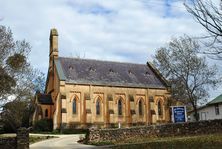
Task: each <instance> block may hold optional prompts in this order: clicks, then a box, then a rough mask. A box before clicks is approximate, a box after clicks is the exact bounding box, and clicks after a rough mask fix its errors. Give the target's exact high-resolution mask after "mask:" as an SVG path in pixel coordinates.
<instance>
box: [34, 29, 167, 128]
mask: <svg viewBox="0 0 222 149" xmlns="http://www.w3.org/2000/svg"><path fill="white" fill-rule="evenodd" d="M49 40H50V50H49V68H48V75H47V80H46V87H45V92H44V93H36V96H35V112H34V115H33V121H34V122H36V121H38V120H40V119H52V120H53V128H54V129H61V128H64V129H65V128H90V127H98V128H107V127H117V126H118V125H119V124H120V125H121V127H130V126H136V125H150V124H156V123H167V122H169V121H170V113H169V102H168V100H169V97H170V86H169V85H168V83H167V81H166V80H165V79H164V78H163V77H162V76H161V74H160V73H159V72H158V70H157V69H156V68H154V66H153V65H152V64H151V63H147V64H134V63H124V62H113V61H101V60H93V59H81V58H72V57H60V56H59V49H58V32H57V30H56V29H51V32H50V38H49Z"/></svg>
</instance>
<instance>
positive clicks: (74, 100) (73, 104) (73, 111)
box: [72, 97, 77, 114]
mask: <svg viewBox="0 0 222 149" xmlns="http://www.w3.org/2000/svg"><path fill="white" fill-rule="evenodd" d="M76 113H77V108H76V97H75V98H74V99H73V101H72V114H76Z"/></svg>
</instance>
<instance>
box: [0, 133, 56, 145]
mask: <svg viewBox="0 0 222 149" xmlns="http://www.w3.org/2000/svg"><path fill="white" fill-rule="evenodd" d="M9 137H16V135H15V134H1V135H0V138H9ZM52 138H57V137H55V136H37V135H29V144H33V143H36V142H39V141H43V140H47V139H52Z"/></svg>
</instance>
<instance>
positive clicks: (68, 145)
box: [30, 134, 96, 149]
mask: <svg viewBox="0 0 222 149" xmlns="http://www.w3.org/2000/svg"><path fill="white" fill-rule="evenodd" d="M30 135H42V134H30ZM46 136H56V137H59V138H53V139H49V140H44V141H41V142H37V143H34V144H31V145H30V149H91V148H96V147H95V146H92V145H84V144H80V143H77V141H78V140H79V136H80V135H78V134H76V135H46Z"/></svg>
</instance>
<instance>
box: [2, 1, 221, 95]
mask: <svg viewBox="0 0 222 149" xmlns="http://www.w3.org/2000/svg"><path fill="white" fill-rule="evenodd" d="M0 10H1V11H0V24H1V25H5V26H8V27H10V28H11V30H12V32H13V35H14V37H15V39H17V40H21V39H25V40H26V41H28V42H29V43H30V44H31V46H32V51H31V53H30V62H31V64H32V65H33V66H34V68H37V69H39V70H41V71H42V72H44V73H47V70H48V62H49V58H48V56H49V33H50V29H51V28H56V29H57V30H58V33H59V56H64V57H80V58H90V59H98V60H110V61H120V62H132V63H141V64H145V63H146V62H147V61H152V59H153V55H154V53H155V50H157V49H158V48H160V47H162V46H165V45H166V44H167V42H169V41H170V40H171V39H172V37H179V36H183V35H184V34H187V35H189V36H201V35H204V34H205V33H206V32H205V30H204V29H203V28H202V27H201V26H200V25H199V24H198V23H197V22H195V20H194V19H193V18H192V16H191V15H190V14H189V13H187V11H186V9H185V7H184V5H183V0H19V2H18V1H17V0H0ZM210 61H211V63H218V61H215V62H214V61H213V60H210ZM219 67H222V66H219ZM221 92H222V89H221V88H219V89H218V90H214V91H213V92H212V93H211V98H213V97H215V96H217V95H219V94H220V93H221Z"/></svg>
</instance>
